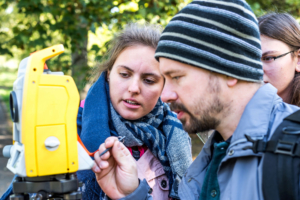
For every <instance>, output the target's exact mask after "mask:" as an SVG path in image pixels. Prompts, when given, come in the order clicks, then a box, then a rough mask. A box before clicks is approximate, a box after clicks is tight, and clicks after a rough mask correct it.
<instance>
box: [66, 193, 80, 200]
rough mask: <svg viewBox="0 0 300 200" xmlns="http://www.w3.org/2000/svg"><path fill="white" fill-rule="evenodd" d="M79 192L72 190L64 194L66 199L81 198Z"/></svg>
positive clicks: (78, 199)
mask: <svg viewBox="0 0 300 200" xmlns="http://www.w3.org/2000/svg"><path fill="white" fill-rule="evenodd" d="M81 198H82V196H81V192H72V193H70V194H64V199H66V200H81Z"/></svg>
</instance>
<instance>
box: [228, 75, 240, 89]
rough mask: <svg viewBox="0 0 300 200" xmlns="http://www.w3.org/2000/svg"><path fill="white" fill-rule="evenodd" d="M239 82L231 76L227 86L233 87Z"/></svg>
mask: <svg viewBox="0 0 300 200" xmlns="http://www.w3.org/2000/svg"><path fill="white" fill-rule="evenodd" d="M237 82H238V80H237V79H236V78H232V77H230V76H227V86H228V87H233V86H235V85H236V84H237Z"/></svg>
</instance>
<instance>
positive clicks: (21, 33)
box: [0, 0, 300, 196]
mask: <svg viewBox="0 0 300 200" xmlns="http://www.w3.org/2000/svg"><path fill="white" fill-rule="evenodd" d="M189 2H191V0H72V1H70V0H0V21H1V23H0V196H1V195H2V194H3V192H4V191H5V189H6V188H7V187H8V185H9V182H10V180H11V178H12V176H13V174H12V173H11V172H10V171H8V170H7V169H6V167H5V166H6V163H7V159H6V158H3V156H2V148H3V147H4V146H5V145H7V144H11V142H12V136H11V132H12V131H11V130H12V126H11V125H12V122H11V120H10V115H9V94H10V92H11V90H12V86H13V82H14V80H15V79H16V76H17V70H18V66H19V63H20V61H21V60H22V59H23V58H25V57H27V56H28V55H29V54H30V53H31V52H34V51H37V50H40V49H43V48H46V47H49V46H52V45H55V44H63V45H64V47H65V53H63V54H61V55H59V56H57V57H55V58H53V59H50V60H49V61H47V65H48V67H49V68H50V70H51V71H63V72H64V73H65V74H68V75H71V76H72V77H73V78H74V80H75V82H76V85H77V87H78V90H79V92H80V95H81V98H82V99H84V97H85V95H86V92H87V90H88V88H89V87H90V83H89V77H90V73H91V69H92V68H93V67H94V66H95V65H96V63H97V62H101V59H102V57H103V55H104V53H105V52H106V50H107V47H108V46H109V44H110V43H109V42H110V40H111V39H112V37H113V35H114V34H115V33H117V32H118V31H119V30H122V28H123V27H124V26H125V25H126V24H127V23H129V22H139V23H145V22H148V23H151V24H160V25H162V26H163V27H164V26H166V24H167V23H168V22H169V21H170V20H171V18H172V16H174V15H175V14H176V13H177V12H178V11H180V9H182V8H183V7H184V6H185V5H187V4H188V3H189ZM247 2H248V3H249V4H250V5H251V7H252V9H253V11H254V13H255V14H256V16H257V17H259V16H261V15H263V14H265V13H267V12H270V11H277V12H288V13H290V14H291V15H293V16H294V17H295V18H296V19H297V20H298V22H299V23H300V1H299V0H247ZM191 137H192V144H193V156H197V155H198V153H199V152H200V150H201V148H202V146H203V143H202V142H201V140H200V139H199V138H198V137H197V136H196V135H191Z"/></svg>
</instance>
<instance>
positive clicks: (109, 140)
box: [104, 136, 118, 149]
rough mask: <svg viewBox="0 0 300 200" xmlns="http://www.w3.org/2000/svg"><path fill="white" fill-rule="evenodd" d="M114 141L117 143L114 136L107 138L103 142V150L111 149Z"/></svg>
mask: <svg viewBox="0 0 300 200" xmlns="http://www.w3.org/2000/svg"><path fill="white" fill-rule="evenodd" d="M115 141H118V138H117V137H114V136H111V137H108V138H107V139H106V140H105V142H104V143H105V148H106V149H108V148H110V147H112V146H113V145H114V143H115Z"/></svg>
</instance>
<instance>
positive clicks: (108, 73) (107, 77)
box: [106, 70, 110, 82]
mask: <svg viewBox="0 0 300 200" xmlns="http://www.w3.org/2000/svg"><path fill="white" fill-rule="evenodd" d="M109 75H110V71H109V70H107V74H106V80H107V82H109Z"/></svg>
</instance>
